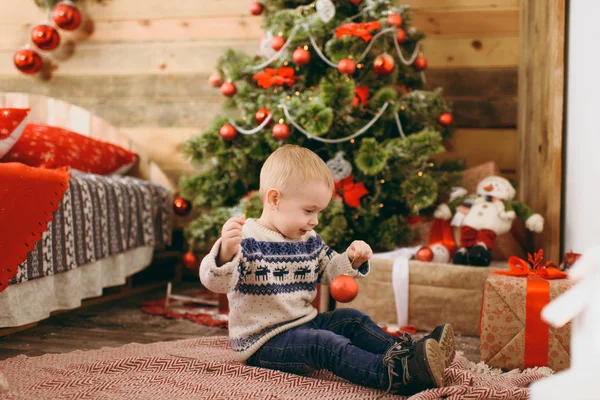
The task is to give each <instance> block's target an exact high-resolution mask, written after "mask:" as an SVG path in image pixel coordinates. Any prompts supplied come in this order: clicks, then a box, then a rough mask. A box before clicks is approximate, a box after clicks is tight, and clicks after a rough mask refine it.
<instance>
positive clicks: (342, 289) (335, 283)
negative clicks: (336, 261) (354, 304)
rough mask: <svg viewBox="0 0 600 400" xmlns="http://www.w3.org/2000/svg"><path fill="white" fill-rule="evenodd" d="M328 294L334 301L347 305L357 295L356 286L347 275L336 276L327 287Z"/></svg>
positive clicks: (352, 279) (353, 280)
mask: <svg viewBox="0 0 600 400" xmlns="http://www.w3.org/2000/svg"><path fill="white" fill-rule="evenodd" d="M329 293H331V297H333V298H334V299H335V300H336V301H339V302H340V303H348V302H350V301H352V300H354V298H355V297H356V295H357V294H358V284H357V283H356V280H355V279H354V278H353V277H351V276H348V275H338V276H336V277H335V278H333V280H332V281H331V284H330V285H329Z"/></svg>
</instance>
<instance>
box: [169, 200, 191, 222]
mask: <svg viewBox="0 0 600 400" xmlns="http://www.w3.org/2000/svg"><path fill="white" fill-rule="evenodd" d="M190 211H192V203H190V202H189V201H187V200H186V199H184V198H183V197H178V198H176V199H175V200H173V212H174V213H175V214H177V215H179V216H180V217H185V216H186V215H188V214H189V213H190Z"/></svg>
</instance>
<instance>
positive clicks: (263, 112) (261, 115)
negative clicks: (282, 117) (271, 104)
mask: <svg viewBox="0 0 600 400" xmlns="http://www.w3.org/2000/svg"><path fill="white" fill-rule="evenodd" d="M269 114H271V111H269V109H268V108H266V107H264V108H261V109H259V110H258V111H257V112H256V114H254V119H255V120H256V123H257V124H259V125H260V124H262V123H263V122H265V119H267V117H268V116H269Z"/></svg>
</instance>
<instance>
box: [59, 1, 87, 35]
mask: <svg viewBox="0 0 600 400" xmlns="http://www.w3.org/2000/svg"><path fill="white" fill-rule="evenodd" d="M52 20H53V21H54V23H55V24H56V26H58V27H59V28H60V29H64V30H65V31H74V30H75V29H77V28H79V25H81V11H79V9H78V8H77V6H76V5H75V4H73V3H72V2H70V1H61V2H60V3H58V4H57V5H55V6H54V8H53V9H52Z"/></svg>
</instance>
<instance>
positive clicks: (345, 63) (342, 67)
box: [338, 58, 356, 75]
mask: <svg viewBox="0 0 600 400" xmlns="http://www.w3.org/2000/svg"><path fill="white" fill-rule="evenodd" d="M338 70H339V71H340V73H342V74H344V75H352V74H353V73H354V71H356V63H355V62H354V61H353V60H351V59H349V58H342V59H341V60H340V62H338Z"/></svg>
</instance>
